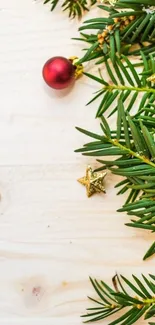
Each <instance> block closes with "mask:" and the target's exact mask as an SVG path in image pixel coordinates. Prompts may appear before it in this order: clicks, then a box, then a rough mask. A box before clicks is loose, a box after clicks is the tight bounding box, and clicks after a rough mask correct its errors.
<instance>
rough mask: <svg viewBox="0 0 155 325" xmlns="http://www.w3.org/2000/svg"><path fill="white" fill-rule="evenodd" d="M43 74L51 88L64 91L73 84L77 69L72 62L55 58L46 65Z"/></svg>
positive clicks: (62, 58)
mask: <svg viewBox="0 0 155 325" xmlns="http://www.w3.org/2000/svg"><path fill="white" fill-rule="evenodd" d="M42 73H43V78H44V80H45V82H46V83H47V85H48V86H49V87H51V88H54V89H64V88H67V87H68V86H69V85H70V84H71V83H72V82H73V80H74V73H75V67H74V65H73V64H72V62H71V61H70V60H68V59H66V58H64V57H62V56H55V57H53V58H51V59H49V60H48V61H47V62H46V63H45V65H44V67H43V71H42Z"/></svg>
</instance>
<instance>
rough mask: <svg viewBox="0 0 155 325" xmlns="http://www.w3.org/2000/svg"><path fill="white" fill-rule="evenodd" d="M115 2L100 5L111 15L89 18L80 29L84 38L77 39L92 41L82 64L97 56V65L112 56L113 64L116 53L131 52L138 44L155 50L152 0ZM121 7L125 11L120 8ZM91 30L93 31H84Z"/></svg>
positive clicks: (154, 19) (126, 53) (154, 18)
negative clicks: (109, 4)
mask: <svg viewBox="0 0 155 325" xmlns="http://www.w3.org/2000/svg"><path fill="white" fill-rule="evenodd" d="M113 2H114V6H105V5H99V8H100V9H102V10H104V12H105V11H106V12H107V14H108V17H106V18H105V17H99V18H98V17H97V18H93V19H89V20H87V21H85V22H84V23H83V25H82V26H81V27H80V28H79V31H80V32H82V33H81V36H82V37H81V38H75V39H76V40H81V41H85V42H87V43H89V44H90V47H89V49H88V50H86V54H85V55H84V57H83V58H81V60H80V62H81V63H83V62H86V61H90V60H92V59H96V60H97V61H96V63H97V64H98V63H102V62H104V61H105V60H106V59H107V58H108V57H109V56H110V57H111V59H112V61H113V63H114V62H115V55H116V53H117V54H118V55H121V54H122V53H123V54H125V55H131V54H132V52H133V46H134V45H135V44H136V45H137V44H138V45H139V48H140V49H141V50H144V51H145V46H146V47H147V48H146V51H147V49H149V52H150V51H153V50H154V49H155V11H154V8H153V9H151V7H150V6H151V2H152V1H150V0H142V1H141V0H140V1H134V0H119V1H113ZM154 4H155V3H154ZM148 7H149V10H148ZM117 8H118V9H117ZM121 8H122V9H123V10H120V9H121ZM124 8H125V9H124ZM126 9H127V10H126ZM129 9H130V10H129ZM89 30H91V34H85V33H83V31H89ZM93 30H94V33H93V32H92V31H93ZM96 30H97V32H96ZM146 42H147V43H146ZM136 52H137V54H139V51H138V50H136V51H135V54H136Z"/></svg>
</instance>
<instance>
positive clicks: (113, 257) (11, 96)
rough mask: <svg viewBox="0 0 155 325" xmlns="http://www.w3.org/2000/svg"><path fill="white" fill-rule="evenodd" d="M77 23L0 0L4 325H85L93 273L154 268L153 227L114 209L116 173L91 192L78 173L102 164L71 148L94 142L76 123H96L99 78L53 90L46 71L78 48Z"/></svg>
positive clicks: (0, 299)
mask: <svg viewBox="0 0 155 325" xmlns="http://www.w3.org/2000/svg"><path fill="white" fill-rule="evenodd" d="M96 11H97V10H95V9H94V11H92V12H91V13H90V14H88V15H87V17H93V16H95V15H96ZM79 25H80V23H79V22H75V21H69V20H68V18H67V15H65V14H62V13H61V12H59V11H57V12H54V13H53V14H51V13H50V11H49V8H48V6H43V5H42V1H35V2H32V1H31V0H22V1H21V0H10V1H4V0H0V94H1V95H0V193H1V203H0V325H13V324H15V325H18V324H20V325H27V324H29V325H49V324H50V325H51V324H52V325H57V324H60V325H79V324H81V320H80V314H81V313H83V312H84V311H85V308H86V306H88V305H89V302H88V301H87V297H86V296H87V294H92V295H94V292H93V290H92V288H91V285H90V284H89V280H88V276H89V275H91V276H96V277H102V278H103V279H104V280H105V281H108V282H109V283H110V281H111V277H112V276H113V275H114V274H115V272H116V271H117V272H120V273H123V274H124V275H126V276H131V274H132V273H136V274H138V275H140V273H141V272H144V273H145V274H147V273H148V272H150V273H151V272H152V273H153V272H154V265H155V264H154V262H155V260H153V259H152V260H149V261H147V262H145V263H144V262H143V261H142V256H143V255H144V252H145V251H146V250H147V249H148V247H149V245H150V244H151V242H152V240H153V236H151V235H150V234H149V233H147V232H146V231H140V230H135V229H131V228H127V227H125V226H124V223H125V222H127V221H128V220H129V218H128V217H127V216H126V215H125V214H124V215H123V214H118V213H116V209H117V208H118V207H120V205H121V204H122V202H123V201H124V198H123V197H117V196H116V195H115V192H116V191H115V190H114V189H113V186H114V182H115V180H116V178H115V177H112V176H110V175H109V176H108V177H107V178H106V182H105V186H106V189H107V194H106V195H95V196H93V197H92V198H91V199H87V197H86V194H85V188H84V187H82V185H80V184H79V183H78V182H76V179H77V178H78V177H81V176H83V175H84V173H85V167H86V165H87V164H88V163H91V164H92V166H93V167H94V166H95V160H94V159H91V160H90V159H89V158H83V157H82V156H81V155H77V154H75V153H74V149H75V148H78V147H80V146H82V144H83V143H84V142H87V141H88V139H86V138H85V136H82V135H81V134H79V133H78V132H77V131H76V130H75V125H77V126H81V127H84V128H88V129H90V130H92V131H93V130H94V131H95V130H99V128H98V121H96V120H95V119H94V116H95V112H96V104H94V105H91V106H88V107H85V104H86V102H87V101H88V99H90V98H91V96H92V93H93V92H94V91H95V90H97V89H98V88H97V87H98V85H96V84H95V83H94V82H92V81H90V80H88V79H87V78H84V77H83V78H82V79H80V80H79V82H77V83H76V85H75V86H74V88H72V89H71V90H69V91H61V92H55V91H52V90H50V89H49V88H48V87H46V85H45V84H44V83H43V80H42V77H41V69H42V65H43V64H44V62H45V61H46V60H47V59H48V58H49V57H52V56H54V55H64V56H66V57H69V56H71V55H78V56H81V53H82V52H81V50H82V46H83V44H81V43H80V42H79V43H78V42H76V41H73V40H71V37H75V36H78V32H77V29H78V26H79ZM90 68H91V67H90V66H88V67H87V69H90ZM113 122H114V121H113ZM94 297H95V296H94ZM103 324H108V321H107V320H105V321H104V322H103ZM139 324H142V322H139ZM144 324H145V322H144Z"/></svg>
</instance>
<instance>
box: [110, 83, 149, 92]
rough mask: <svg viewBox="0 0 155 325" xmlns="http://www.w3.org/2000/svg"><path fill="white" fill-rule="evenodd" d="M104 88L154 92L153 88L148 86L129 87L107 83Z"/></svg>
mask: <svg viewBox="0 0 155 325" xmlns="http://www.w3.org/2000/svg"><path fill="white" fill-rule="evenodd" d="M104 89H106V90H109V91H112V90H114V89H117V90H121V91H122V90H130V91H137V92H147V93H155V88H148V87H143V88H140V87H130V86H122V85H108V86H105V87H104Z"/></svg>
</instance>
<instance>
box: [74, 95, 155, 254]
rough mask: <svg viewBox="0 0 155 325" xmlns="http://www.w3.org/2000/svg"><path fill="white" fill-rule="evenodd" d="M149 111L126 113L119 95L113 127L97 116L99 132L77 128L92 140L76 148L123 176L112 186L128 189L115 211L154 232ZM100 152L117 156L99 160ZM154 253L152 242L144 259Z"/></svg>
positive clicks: (154, 163)
mask: <svg viewBox="0 0 155 325" xmlns="http://www.w3.org/2000/svg"><path fill="white" fill-rule="evenodd" d="M150 111H151V109H150ZM150 111H149V112H148V111H147V108H146V110H144V111H143V113H144V115H143V113H142V114H140V115H138V114H136V115H134V116H131V115H129V113H128V111H125V109H124V104H123V95H121V96H120V98H119V100H118V105H117V126H116V129H114V130H111V129H110V126H109V124H108V122H107V120H106V119H105V118H104V117H103V116H102V117H101V130H102V134H101V135H98V134H95V133H92V132H89V131H86V130H83V129H81V128H77V129H78V130H79V131H80V132H82V133H84V134H85V135H87V136H89V137H91V138H93V139H94V141H93V142H90V143H87V144H85V145H84V146H83V148H80V149H78V150H76V152H82V154H83V155H85V156H95V157H97V158H98V159H97V161H98V162H100V163H101V164H102V166H101V167H100V168H99V170H104V169H106V168H107V169H109V170H110V171H111V172H112V173H113V174H115V175H119V176H122V177H123V180H122V181H121V182H119V183H118V184H116V187H121V190H119V192H118V194H124V193H125V192H127V191H129V195H128V198H127V201H126V202H125V204H124V206H123V207H122V208H121V209H119V210H118V211H119V212H124V211H125V212H127V214H128V215H130V216H132V219H131V222H130V223H127V224H126V225H128V226H130V227H135V228H142V229H146V230H151V231H152V232H154V231H155V140H154V133H155V132H154V130H155V128H154V127H155V117H152V116H151V115H150ZM153 111H154V109H153ZM154 113H155V111H154ZM154 113H153V114H154ZM147 124H148V125H149V127H147ZM104 156H112V157H115V156H117V158H116V159H114V160H110V161H109V160H102V159H101V157H104ZM118 156H120V157H119V158H118ZM99 158H100V159H99ZM134 216H135V217H134ZM154 253H155V243H153V245H152V246H151V248H150V249H149V250H148V252H147V253H146V254H145V256H144V259H146V258H148V257H150V256H151V255H153V254H154Z"/></svg>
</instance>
